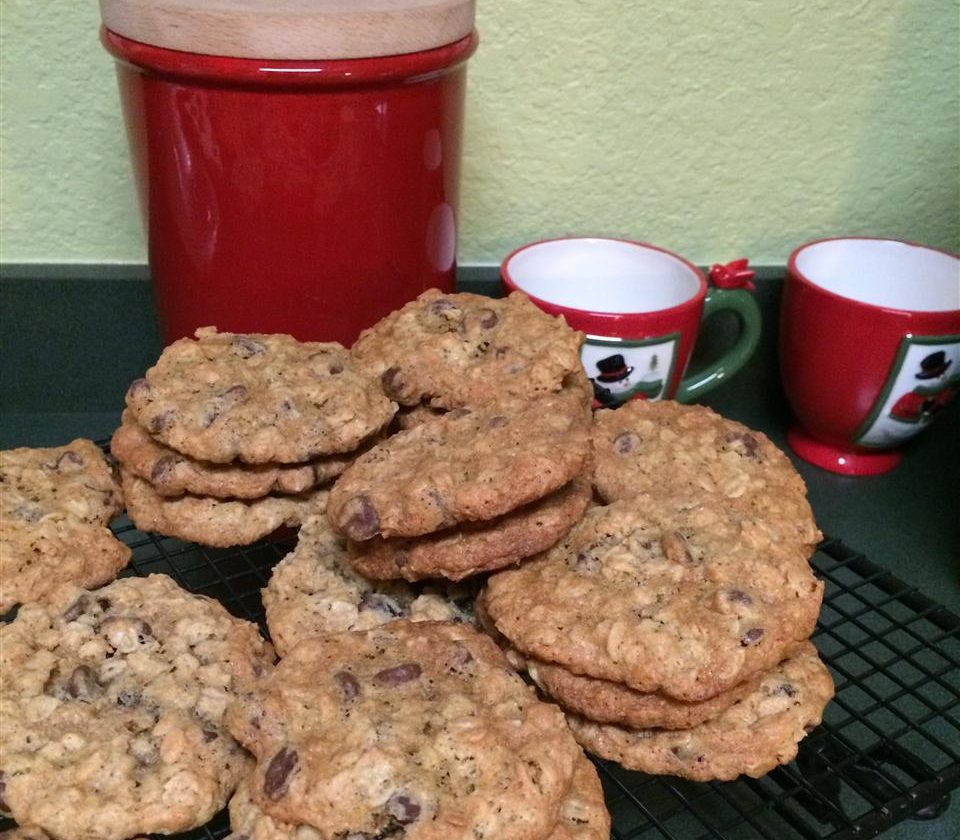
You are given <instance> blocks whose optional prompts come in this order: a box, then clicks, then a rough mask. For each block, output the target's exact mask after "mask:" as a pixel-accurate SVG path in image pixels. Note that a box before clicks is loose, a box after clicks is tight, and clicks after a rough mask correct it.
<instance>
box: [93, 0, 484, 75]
mask: <svg viewBox="0 0 960 840" xmlns="http://www.w3.org/2000/svg"><path fill="white" fill-rule="evenodd" d="M474 3H475V0H100V16H101V19H102V20H103V23H104V25H105V26H106V27H107V29H109V30H111V31H112V32H115V33H116V34H118V35H122V36H123V37H125V38H130V39H132V40H134V41H141V42H143V43H146V44H152V45H154V46H158V47H166V48H167V49H172V50H183V51H185V52H191V53H201V54H204V55H222V56H231V57H234V58H272V59H299V60H313V59H317V60H319V59H336V58H373V57H376V56H384V55H400V54H403V53H411V52H419V51H420V50H429V49H433V48H435V47H441V46H444V45H445V44H451V43H453V42H454V41H458V40H460V39H461V38H463V37H465V36H467V35H469V34H470V32H471V31H472V30H473V25H474V14H475V9H474Z"/></svg>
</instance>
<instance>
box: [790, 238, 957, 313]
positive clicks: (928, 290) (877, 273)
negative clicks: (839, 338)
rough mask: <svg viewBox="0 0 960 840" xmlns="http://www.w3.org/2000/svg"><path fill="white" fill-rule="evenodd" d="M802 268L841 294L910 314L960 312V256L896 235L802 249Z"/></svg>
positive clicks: (799, 259)
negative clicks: (904, 240)
mask: <svg viewBox="0 0 960 840" xmlns="http://www.w3.org/2000/svg"><path fill="white" fill-rule="evenodd" d="M794 264H795V265H796V268H797V271H798V272H799V273H800V274H802V275H803V276H804V277H805V278H806V279H807V280H809V281H810V282H811V283H813V284H814V285H815V286H819V287H820V288H822V289H826V290H827V291H828V292H833V293H834V294H836V295H840V296H841V297H845V298H849V299H850V300H855V301H859V302H860V303H866V304H869V305H871V306H882V307H886V308H888V309H901V310H907V311H911V312H950V311H956V310H960V259H957V258H956V257H954V256H951V255H950V254H945V253H943V252H942V251H935V250H933V249H932V248H925V247H923V246H922V245H913V244H910V243H908V242H899V241H897V240H892V239H827V240H823V241H821V242H813V243H811V244H810V245H806V246H804V247H803V248H801V249H800V250H798V251H797V254H796V256H795V259H794Z"/></svg>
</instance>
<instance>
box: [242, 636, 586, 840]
mask: <svg viewBox="0 0 960 840" xmlns="http://www.w3.org/2000/svg"><path fill="white" fill-rule="evenodd" d="M228 724H229V726H230V729H231V731H232V732H233V733H234V735H235V736H236V737H237V738H238V739H239V740H240V741H241V743H243V744H244V745H245V746H247V747H248V748H249V749H250V750H252V751H253V752H254V754H255V755H256V757H257V766H256V769H255V771H254V774H253V776H252V777H251V781H250V794H251V796H252V797H253V799H254V801H255V802H256V804H257V806H258V807H259V808H261V809H262V810H263V811H264V812H265V813H267V814H268V815H269V816H271V817H273V818H274V819H279V820H282V821H284V822H287V823H291V824H294V825H313V826H319V827H322V830H323V831H324V832H326V835H327V836H330V837H349V836H353V835H358V836H365V835H369V836H378V835H382V836H386V835H388V834H389V833H390V832H395V833H397V834H402V836H404V837H406V838H408V840H459V839H460V838H463V839H464V840H467V838H469V840H494V838H495V840H541V838H544V837H546V836H548V832H549V831H550V830H551V829H552V828H553V827H554V826H555V825H556V824H557V822H558V820H559V819H560V814H561V808H562V803H563V800H564V798H565V797H566V796H567V794H568V793H569V791H570V787H571V780H572V776H573V772H574V768H575V766H576V763H577V761H578V760H579V758H580V757H581V755H582V753H581V752H580V749H579V747H577V745H576V743H575V742H574V741H573V738H572V736H571V735H570V732H569V729H567V728H566V725H565V723H564V721H563V716H562V714H561V712H560V710H559V709H557V707H555V706H552V705H548V704H545V703H542V702H541V701H539V700H537V699H536V697H535V695H534V693H533V690H532V689H531V688H530V687H528V686H526V685H525V684H524V683H523V681H522V680H521V679H520V678H519V677H518V676H517V675H516V674H515V673H514V672H513V671H512V670H511V669H510V668H509V666H508V664H507V662H506V660H505V658H504V657H503V654H502V653H501V652H500V650H499V649H498V648H497V647H496V645H495V644H494V643H493V641H492V640H491V639H489V638H488V637H486V636H483V635H482V634H480V633H477V632H476V631H475V630H473V629H472V628H470V627H468V626H466V625H463V624H449V623H438V622H420V623H412V622H409V621H395V622H392V623H390V624H385V625H382V626H380V627H377V628H374V629H372V630H368V631H363V632H353V633H340V634H337V635H334V636H325V637H322V638H317V639H311V640H307V641H304V642H302V643H301V644H300V645H298V646H297V647H296V648H294V650H293V651H292V652H291V653H290V654H288V656H287V657H285V658H284V659H282V660H281V661H280V664H279V665H277V667H276V669H275V670H274V671H273V672H272V674H270V675H269V676H268V677H266V678H265V679H264V680H263V681H262V682H261V684H260V685H259V686H258V687H257V688H256V690H255V692H254V693H253V694H252V695H250V696H248V697H245V698H241V699H239V700H238V701H237V702H236V703H234V704H233V705H232V706H231V708H230V710H229V712H228Z"/></svg>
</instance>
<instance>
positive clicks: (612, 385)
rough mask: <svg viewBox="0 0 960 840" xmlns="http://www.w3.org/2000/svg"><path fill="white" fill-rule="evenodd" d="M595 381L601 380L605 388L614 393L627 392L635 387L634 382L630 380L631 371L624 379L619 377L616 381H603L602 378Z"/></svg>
mask: <svg viewBox="0 0 960 840" xmlns="http://www.w3.org/2000/svg"><path fill="white" fill-rule="evenodd" d="M595 381H597V382H600V384H601V385H602V386H603V387H604V388H606V389H607V390H608V391H610V392H611V393H613V394H625V393H626V392H627V391H629V390H630V389H631V388H632V387H633V382H631V381H630V374H629V373H628V374H627V375H626V376H624V377H623V378H622V379H618V380H617V381H616V382H602V381H600V380H595Z"/></svg>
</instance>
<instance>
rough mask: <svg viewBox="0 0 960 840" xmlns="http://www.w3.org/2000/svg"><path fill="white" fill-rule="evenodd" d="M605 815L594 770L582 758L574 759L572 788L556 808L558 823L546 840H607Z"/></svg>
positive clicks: (604, 807)
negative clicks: (575, 761) (557, 809)
mask: <svg viewBox="0 0 960 840" xmlns="http://www.w3.org/2000/svg"><path fill="white" fill-rule="evenodd" d="M609 837H610V812H609V811H607V805H606V801H605V799H604V796H603V788H602V787H601V785H600V777H599V776H598V775H597V769H596V768H595V767H594V766H593V763H592V762H591V761H590V759H589V758H587V757H586V756H585V755H580V756H579V757H578V758H577V763H576V765H575V766H574V768H573V784H572V785H571V786H570V790H569V792H568V793H567V796H566V798H565V799H564V800H563V802H562V803H561V805H560V820H559V821H558V822H557V825H556V827H555V828H554V829H553V831H551V832H550V834H549V835H547V840H609Z"/></svg>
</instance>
